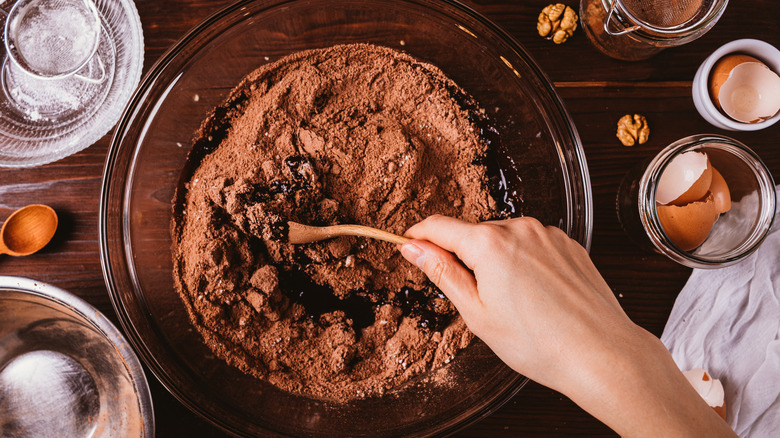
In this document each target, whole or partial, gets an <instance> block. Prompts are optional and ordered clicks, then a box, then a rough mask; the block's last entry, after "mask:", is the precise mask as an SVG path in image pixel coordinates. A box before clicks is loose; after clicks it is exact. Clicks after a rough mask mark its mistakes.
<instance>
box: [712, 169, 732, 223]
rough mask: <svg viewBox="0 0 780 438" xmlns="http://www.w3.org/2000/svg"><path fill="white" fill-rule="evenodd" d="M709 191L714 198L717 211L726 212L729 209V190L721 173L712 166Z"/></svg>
mask: <svg viewBox="0 0 780 438" xmlns="http://www.w3.org/2000/svg"><path fill="white" fill-rule="evenodd" d="M710 193H712V197H713V198H714V199H715V208H716V209H717V210H718V213H726V212H727V211H729V210H731V191H730V190H729V186H728V184H726V180H725V179H724V178H723V175H721V174H720V172H718V169H716V168H714V167H713V168H712V184H710Z"/></svg>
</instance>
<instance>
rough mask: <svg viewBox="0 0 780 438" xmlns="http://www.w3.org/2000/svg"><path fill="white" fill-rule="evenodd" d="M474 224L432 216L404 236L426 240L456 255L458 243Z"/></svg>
mask: <svg viewBox="0 0 780 438" xmlns="http://www.w3.org/2000/svg"><path fill="white" fill-rule="evenodd" d="M472 227H474V224H470V223H468V222H464V221H462V220H460V219H455V218H452V217H448V216H439V215H434V216H430V217H428V218H427V219H425V220H423V221H422V222H420V223H418V224H416V225H414V226H412V227H411V228H409V229H408V230H407V231H406V236H409V237H411V238H413V239H421V240H427V241H429V242H433V243H435V244H436V245H437V246H439V247H440V248H444V249H446V250H447V251H450V252H455V253H457V252H458V251H457V250H458V248H459V246H460V242H461V241H463V238H464V236H465V235H466V234H468V233H469V231H470V230H471V229H472Z"/></svg>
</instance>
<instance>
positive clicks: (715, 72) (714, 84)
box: [710, 54, 761, 108]
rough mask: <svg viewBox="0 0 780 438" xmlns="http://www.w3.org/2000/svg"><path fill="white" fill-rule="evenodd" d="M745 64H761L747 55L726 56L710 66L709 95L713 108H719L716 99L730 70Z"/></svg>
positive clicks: (718, 102)
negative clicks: (713, 104) (713, 103)
mask: <svg viewBox="0 0 780 438" xmlns="http://www.w3.org/2000/svg"><path fill="white" fill-rule="evenodd" d="M745 62H759V63H760V62H761V61H759V60H758V59H756V58H754V57H752V56H748V55H740V54H736V55H727V56H724V57H723V58H721V59H720V60H718V62H716V63H715V65H713V66H712V70H711V71H712V73H711V74H710V94H711V96H712V100H713V101H714V102H715V106H717V107H718V108H720V100H719V98H718V96H719V94H720V87H721V86H723V83H724V82H726V79H728V78H729V75H730V74H731V70H733V69H734V67H736V66H738V65H739V64H742V63H745Z"/></svg>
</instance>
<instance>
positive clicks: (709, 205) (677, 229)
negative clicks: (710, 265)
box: [656, 193, 720, 251]
mask: <svg viewBox="0 0 780 438" xmlns="http://www.w3.org/2000/svg"><path fill="white" fill-rule="evenodd" d="M656 210H657V212H658V220H659V221H660V222H661V227H662V228H663V229H664V232H665V233H666V235H667V236H668V237H669V240H671V241H672V243H674V244H675V245H677V246H678V247H679V248H680V249H682V250H683V251H692V250H694V249H696V248H698V247H699V245H701V244H702V243H704V241H705V240H707V236H709V235H710V231H712V226H713V225H715V221H717V220H718V217H719V216H720V213H718V209H717V207H715V199H714V198H713V196H712V194H711V193H709V194H707V197H706V198H704V199H702V200H700V201H694V202H691V203H689V204H685V205H658V206H657V207H656Z"/></svg>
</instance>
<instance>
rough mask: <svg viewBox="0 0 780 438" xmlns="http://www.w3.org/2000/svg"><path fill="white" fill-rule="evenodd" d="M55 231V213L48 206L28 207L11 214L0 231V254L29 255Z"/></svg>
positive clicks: (48, 239) (44, 243)
mask: <svg viewBox="0 0 780 438" xmlns="http://www.w3.org/2000/svg"><path fill="white" fill-rule="evenodd" d="M55 231H57V213H55V212H54V209H53V208H51V207H49V206H48V205H40V204H34V205H28V206H27V207H22V208H20V209H19V210H16V211H15V212H13V214H11V216H9V217H8V219H6V221H5V223H4V224H3V228H1V229H0V254H8V255H12V256H26V255H30V254H32V253H34V252H36V251H38V250H40V249H41V248H43V247H44V246H46V244H47V243H49V241H50V240H51V238H52V237H54V232H55Z"/></svg>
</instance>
